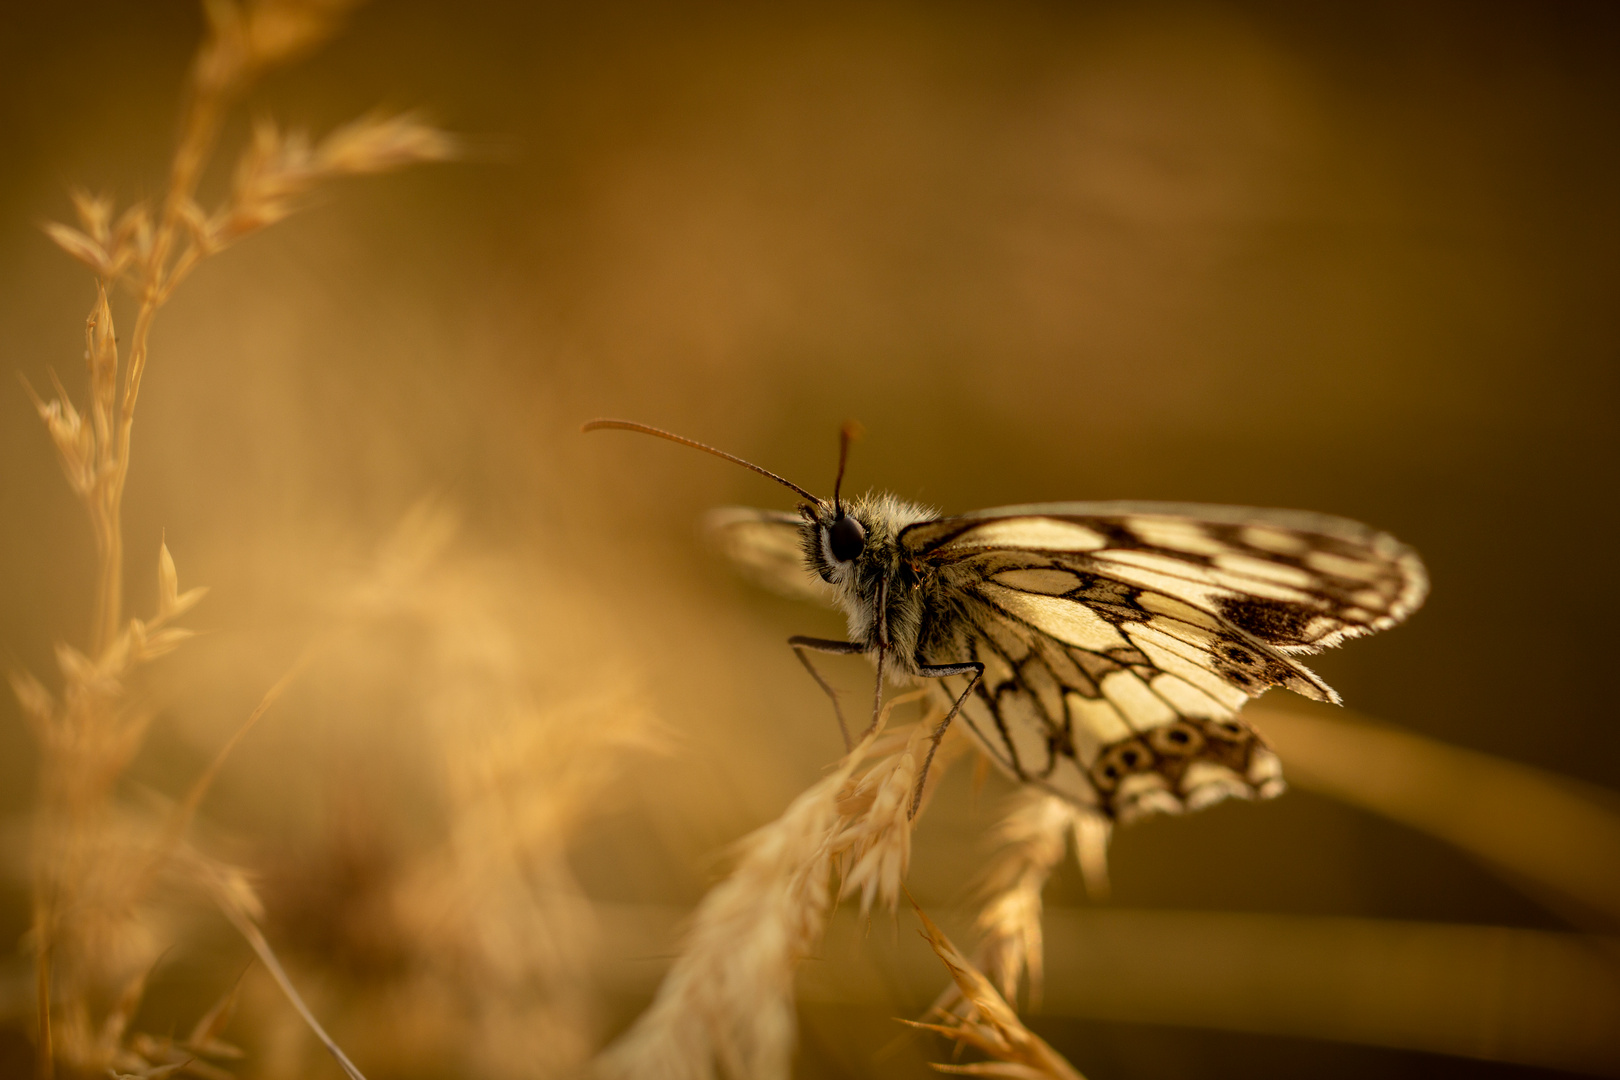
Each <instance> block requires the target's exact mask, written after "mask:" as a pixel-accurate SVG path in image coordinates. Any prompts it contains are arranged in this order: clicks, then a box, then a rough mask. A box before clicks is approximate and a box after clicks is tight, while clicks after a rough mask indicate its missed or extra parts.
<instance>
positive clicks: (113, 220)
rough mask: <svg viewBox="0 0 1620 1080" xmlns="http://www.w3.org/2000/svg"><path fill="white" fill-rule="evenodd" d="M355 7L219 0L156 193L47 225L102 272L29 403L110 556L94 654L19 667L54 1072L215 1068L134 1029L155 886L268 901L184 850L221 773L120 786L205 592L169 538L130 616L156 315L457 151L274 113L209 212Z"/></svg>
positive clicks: (232, 906)
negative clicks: (142, 405)
mask: <svg viewBox="0 0 1620 1080" xmlns="http://www.w3.org/2000/svg"><path fill="white" fill-rule="evenodd" d="M348 6H349V5H348V4H347V3H342V2H326V3H322V2H317V0H256V2H251V3H236V2H233V0H209V2H208V3H205V4H204V5H203V11H204V14H205V16H206V26H207V32H206V36H205V38H204V40H203V42H202V44H201V46H200V48H199V50H198V52H197V55H196V59H195V61H194V63H193V65H192V69H191V75H190V80H189V84H188V86H187V89H186V103H185V107H184V111H183V115H182V120H181V125H180V137H179V141H178V144H177V146H176V149H175V152H174V156H173V158H172V160H171V163H170V170H169V179H168V184H167V186H166V188H165V190H164V192H163V195H162V197H161V199H160V200H159V201H158V202H157V203H156V204H148V203H144V202H137V203H133V204H131V205H129V206H126V207H123V208H122V209H120V208H119V207H118V206H117V205H116V204H115V203H114V201H113V200H112V199H111V198H108V197H106V196H100V195H91V194H89V193H86V192H83V191H76V192H74V193H73V205H74V210H75V214H76V218H77V221H76V224H74V225H67V224H61V223H52V224H49V225H47V226H46V227H45V231H46V233H47V234H48V235H49V236H50V238H51V239H52V240H53V241H55V243H56V244H57V245H58V246H59V247H61V248H62V249H63V250H64V251H65V252H67V254H68V255H70V256H72V257H73V258H74V259H76V260H78V261H79V262H80V263H81V264H83V265H84V266H85V267H86V268H87V269H88V270H90V272H91V273H92V274H93V275H94V276H95V283H96V287H95V299H94V301H93V303H92V305H91V309H90V314H89V317H88V318H87V319H86V323H85V358H86V360H87V362H88V367H89V371H88V376H89V391H88V397H87V402H86V404H85V405H84V406H83V408H82V409H81V408H80V407H79V406H77V405H75V404H74V402H73V400H72V397H71V395H70V394H69V392H68V391H67V390H66V389H65V388H64V387H63V386H62V385H61V383H60V382H58V383H57V384H56V385H55V387H54V391H55V393H54V395H53V396H52V397H50V398H49V399H46V398H43V397H41V396H39V395H38V394H34V401H35V405H36V408H37V410H38V413H39V416H40V419H41V420H42V421H43V423H44V424H45V427H46V430H47V432H48V433H49V435H50V437H51V440H52V442H53V443H54V444H55V447H56V451H57V458H58V460H59V462H60V464H61V466H62V470H63V472H64V474H65V475H66V477H67V480H68V485H69V487H70V488H71V489H72V490H73V492H74V493H75V494H76V495H77V496H78V497H79V499H80V500H81V501H82V502H83V503H84V506H85V509H86V511H87V512H88V514H89V518H90V525H91V531H92V534H93V536H94V538H95V544H96V554H97V567H96V571H95V573H96V587H95V590H94V596H95V600H94V610H93V612H92V617H91V626H90V632H89V635H88V638H89V641H88V645H87V647H85V648H83V649H80V648H76V647H74V646H71V645H67V644H60V645H58V646H57V650H56V654H57V666H58V668H59V676H60V679H59V685H60V689H59V690H58V691H56V692H54V693H53V692H52V691H51V690H49V689H47V687H46V686H45V684H44V682H43V681H41V680H40V679H38V678H37V677H35V676H33V675H31V674H28V673H25V672H21V671H16V672H13V673H12V674H11V683H12V686H13V688H14V690H15V691H16V693H17V697H18V700H19V701H20V702H21V703H22V706H23V711H24V713H25V714H26V715H27V717H28V719H29V722H30V724H31V726H32V728H33V731H34V734H35V737H36V740H37V743H38V746H39V754H40V759H39V796H38V802H37V806H36V811H35V821H34V830H33V843H32V849H33V851H32V871H31V874H32V880H33V890H32V891H33V919H32V930H31V935H30V936H31V945H32V949H33V953H34V970H35V979H34V984H35V1002H36V1013H37V1020H36V1024H35V1034H36V1042H37V1047H36V1055H37V1061H38V1066H37V1071H38V1074H39V1075H40V1076H41V1077H50V1076H52V1075H53V1074H54V1073H55V1071H56V1068H57V1065H58V1063H61V1064H62V1065H64V1066H65V1067H67V1068H68V1069H70V1070H71V1071H74V1072H82V1073H97V1074H104V1073H106V1072H107V1071H108V1070H113V1071H116V1072H118V1073H120V1074H128V1075H138V1076H167V1075H172V1074H174V1073H176V1072H184V1073H190V1074H193V1075H199V1076H207V1075H211V1074H210V1070H211V1069H212V1068H213V1067H212V1066H209V1065H207V1064H206V1062H205V1061H204V1058H205V1057H206V1056H207V1053H208V1049H207V1048H209V1047H214V1046H215V1045H216V1044H218V1039H217V1035H218V1032H214V1031H211V1030H210V1031H205V1032H204V1033H203V1034H205V1035H207V1038H201V1037H200V1036H199V1040H200V1041H198V1046H197V1047H193V1048H191V1049H187V1048H186V1047H183V1046H181V1047H179V1048H178V1049H176V1047H177V1046H178V1045H179V1044H175V1043H172V1042H170V1041H165V1040H155V1041H154V1040H152V1039H150V1038H146V1037H135V1036H131V1035H130V1033H129V1025H130V1022H131V1020H132V1018H133V1016H134V1013H135V1010H136V1008H137V1007H138V1005H139V1002H140V1000H141V998H142V995H143V991H144V987H145V982H146V979H147V976H148V974H149V972H150V971H151V969H152V966H153V964H154V963H155V962H156V960H157V957H158V955H159V953H160V951H161V949H162V947H163V943H164V942H166V941H167V940H170V939H171V938H172V934H171V933H169V932H168V931H167V930H166V929H165V925H164V920H165V918H166V914H165V913H164V912H163V911H162V910H161V905H160V904H159V903H158V902H157V900H156V898H155V896H154V892H153V888H154V885H155V884H156V882H157V881H159V880H160V879H177V880H179V881H180V882H182V883H186V884H189V886H190V887H191V888H192V890H193V891H196V890H198V889H201V890H202V891H203V892H204V893H209V892H212V893H215V894H217V895H219V896H221V897H225V898H228V899H229V904H228V905H227V910H228V911H230V912H232V913H233V916H235V917H240V918H241V919H243V920H246V922H245V923H242V924H240V925H243V926H244V932H247V929H246V928H247V927H251V925H252V919H253V918H254V917H256V912H257V910H258V902H257V899H256V897H255V896H254V894H253V890H252V888H251V886H249V884H248V883H247V880H246V878H245V876H244V875H243V874H242V873H241V872H240V871H238V870H235V869H233V868H230V867H227V866H225V865H224V864H222V863H218V862H215V861H213V860H211V859H209V858H207V857H206V856H204V855H202V854H200V853H198V852H195V851H193V850H191V849H190V848H189V847H188V846H187V845H186V844H185V842H184V834H185V831H186V829H185V826H186V824H187V822H188V821H189V820H190V817H191V815H192V814H194V813H195V810H196V806H197V803H198V801H200V798H201V794H202V792H203V791H205V790H206V786H207V778H206V777H205V778H204V780H203V781H202V782H201V783H200V784H199V786H198V788H197V789H196V791H195V793H194V797H192V798H188V799H186V800H185V801H183V802H182V803H181V804H180V805H179V806H178V807H177V808H175V809H174V810H173V811H172V812H171V813H170V815H169V816H168V817H167V818H166V819H165V820H158V819H156V818H154V817H153V816H152V815H151V814H147V813H140V812H137V811H135V810H133V809H131V808H130V807H128V806H126V805H125V804H124V800H123V799H122V798H121V797H120V796H119V793H118V782H119V779H120V777H122V775H123V774H124V772H125V771H126V769H127V768H128V766H129V764H130V762H131V760H132V759H133V758H134V756H135V754H136V753H137V751H138V750H139V749H140V747H141V745H142V743H143V741H144V739H145V736H146V732H147V728H148V725H149V723H150V720H151V714H150V711H149V709H148V708H147V707H146V706H145V705H144V704H142V699H141V695H140V694H139V693H138V692H137V690H138V686H137V684H138V682H139V680H140V678H141V676H142V674H143V671H144V669H145V668H146V667H147V666H148V665H150V664H151V663H152V662H153V661H154V660H156V659H158V658H159V657H161V656H163V655H165V654H167V653H169V652H171V651H173V650H174V649H176V648H178V647H179V646H180V645H181V644H182V643H183V642H184V641H185V640H186V638H187V637H189V636H190V631H188V630H187V629H185V628H184V627H183V626H181V625H179V624H178V621H179V620H180V619H181V617H182V616H184V615H185V614H186V613H187V612H188V610H190V609H191V608H192V607H194V606H195V605H196V604H197V603H198V602H199V601H200V600H201V599H202V597H203V595H204V593H205V592H206V590H205V589H201V588H193V589H190V590H187V591H185V592H181V591H180V589H179V575H178V571H177V570H176V567H175V562H174V559H173V557H172V555H171V554H170V551H169V547H168V545H167V543H164V544H163V545H162V546H161V548H160V551H159V556H158V566H157V582H158V603H157V609H156V611H155V612H153V613H152V614H151V615H150V616H148V617H146V618H126V617H125V615H124V536H123V526H122V517H123V500H124V492H125V487H126V483H127V480H128V477H129V470H130V463H131V449H132V436H133V431H134V423H135V415H136V406H137V404H138V402H139V399H140V392H141V385H142V381H143V377H144V375H145V372H146V367H147V363H148V361H149V357H150V352H149V341H150V336H151V331H152V326H153V323H154V321H155V319H156V317H157V314H158V312H159V311H160V310H161V309H162V308H163V306H164V305H165V304H166V303H167V302H168V301H169V300H170V298H171V297H172V296H173V295H174V292H175V290H176V288H178V286H179V285H180V284H181V283H182V282H183V281H185V280H186V278H187V277H188V276H189V275H190V274H191V273H192V271H193V270H195V269H196V267H197V266H198V265H199V264H200V263H201V262H202V261H203V260H205V259H207V258H208V257H209V256H211V255H214V254H216V253H218V252H220V251H222V250H224V249H225V248H226V247H228V246H230V245H231V244H233V243H235V242H237V241H239V240H241V239H243V238H244V237H246V236H248V235H251V234H252V233H254V232H256V231H258V230H259V229H262V228H264V227H265V226H267V225H270V224H272V223H274V222H276V221H278V220H280V219H281V218H283V217H285V216H286V215H287V214H288V213H290V212H292V210H293V209H295V207H296V200H297V199H298V197H300V196H302V195H304V194H306V193H308V192H310V191H312V190H313V189H315V188H316V187H318V186H319V185H321V184H324V183H326V182H328V181H330V180H332V179H335V178H337V177H340V176H344V175H352V174H359V173H371V172H379V171H383V170H386V169H392V168H397V167H400V166H403V165H408V164H412V163H416V162H422V161H440V160H444V159H446V158H448V157H450V156H452V155H453V154H454V149H455V147H454V144H453V142H452V141H451V140H450V139H449V137H448V136H445V135H444V134H443V133H441V132H438V131H436V130H434V129H433V128H431V127H428V126H427V125H425V124H423V123H421V122H420V121H418V120H415V119H413V118H411V117H408V116H395V117H382V116H377V117H367V118H362V119H361V120H357V121H355V122H354V123H352V124H349V125H347V126H346V127H343V128H340V129H339V130H338V131H336V132H334V133H333V134H332V135H330V136H328V137H327V138H325V139H323V140H321V141H319V142H318V143H311V142H310V140H309V139H308V138H307V137H305V136H303V135H300V134H297V133H288V132H282V131H281V130H279V129H278V128H276V127H275V126H274V125H273V124H271V123H269V122H268V121H266V122H264V123H262V124H261V125H260V126H259V128H258V129H257V130H256V132H255V136H254V139H253V140H252V143H251V145H250V146H249V148H248V150H247V151H246V152H245V153H244V154H243V156H242V158H241V159H240V161H239V162H238V165H237V169H236V181H235V183H234V185H233V186H232V188H231V191H230V192H229V194H228V195H227V196H226V198H225V199H224V200H223V201H222V202H221V203H220V204H219V205H218V206H216V207H214V208H213V209H205V208H204V207H203V206H202V205H200V204H199V202H198V201H197V189H198V182H199V179H200V177H201V176H202V174H203V172H204V170H205V168H206V166H207V165H208V163H209V162H210V160H211V159H212V157H213V153H214V149H215V144H216V139H217V136H218V133H219V130H220V125H221V122H222V120H223V118H224V116H225V115H226V114H227V112H228V111H229V109H230V107H231V106H232V105H233V104H234V103H235V102H236V101H237V100H238V99H239V98H240V96H241V95H242V94H243V93H244V92H245V91H246V90H247V89H248V88H249V87H250V86H251V85H252V84H253V82H254V81H255V80H256V79H257V78H258V76H260V75H261V74H263V73H264V72H265V71H267V70H270V69H271V68H274V67H276V66H278V65H281V64H284V63H286V62H288V61H290V60H292V59H294V58H296V57H297V56H300V55H302V54H303V53H305V52H307V51H308V50H310V49H313V48H315V47H316V46H318V45H320V44H321V43H322V42H323V41H324V40H325V39H326V38H327V37H328V36H330V35H331V34H332V33H333V32H334V31H335V30H336V28H337V25H338V22H339V19H340V17H341V15H342V13H343V11H344V9H345V8H347V7H348ZM120 286H122V287H124V288H126V289H128V291H129V292H130V293H132V294H133V297H134V308H135V311H134V323H133V328H132V329H131V330H130V331H128V333H127V337H125V338H120V336H119V334H118V332H117V331H116V330H115V325H114V314H113V304H112V297H113V294H114V293H115V291H116V290H117V289H118V288H119V287H120ZM30 393H31V394H32V393H33V391H32V390H30ZM261 711H262V710H261ZM250 937H251V935H250ZM194 1041H197V1040H194ZM219 1045H223V1044H219ZM177 1054H178V1055H179V1056H178V1057H177V1056H176V1055H177ZM187 1055H189V1056H187ZM340 1060H341V1057H340ZM346 1067H348V1066H346ZM215 1074H217V1070H215Z"/></svg>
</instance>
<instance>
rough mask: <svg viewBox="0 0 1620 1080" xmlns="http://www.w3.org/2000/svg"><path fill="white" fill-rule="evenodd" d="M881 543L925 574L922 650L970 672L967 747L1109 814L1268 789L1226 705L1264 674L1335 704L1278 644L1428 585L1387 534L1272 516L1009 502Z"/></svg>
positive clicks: (1255, 742) (1276, 775)
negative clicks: (970, 737)
mask: <svg viewBox="0 0 1620 1080" xmlns="http://www.w3.org/2000/svg"><path fill="white" fill-rule="evenodd" d="M899 542H900V547H901V551H902V555H903V557H905V558H908V559H910V560H911V561H912V564H913V565H914V566H915V567H916V568H917V569H918V570H919V571H920V572H921V577H922V578H923V580H924V581H926V582H927V585H926V586H925V588H926V589H927V592H928V596H927V599H926V601H925V604H924V611H925V615H924V619H925V624H924V627H923V630H922V634H921V637H920V639H919V652H920V654H921V655H922V657H923V659H925V660H926V661H928V662H929V663H936V664H942V663H960V662H962V661H965V660H976V661H978V662H979V663H982V664H983V665H984V666H985V674H984V678H983V680H982V681H981V682H980V683H979V685H978V686H977V687H975V689H974V693H973V694H972V695H971V696H970V697H969V699H968V701H967V702H965V703H964V705H963V719H964V720H965V721H966V722H967V724H968V726H969V727H970V728H971V729H972V730H973V732H974V734H975V735H977V736H978V738H979V741H980V742H981V744H983V746H984V748H985V750H986V751H987V752H988V753H989V754H990V756H991V757H992V758H993V759H994V760H996V761H997V762H998V763H999V764H1000V765H1001V766H1002V767H1003V768H1004V769H1005V770H1006V771H1007V772H1009V773H1010V774H1012V775H1013V776H1015V777H1017V778H1018V779H1021V780H1024V781H1027V782H1032V783H1037V784H1040V785H1042V786H1045V787H1047V788H1049V789H1051V790H1053V791H1055V792H1057V793H1059V794H1062V795H1065V796H1066V797H1069V798H1071V799H1074V800H1076V801H1078V802H1081V803H1083V804H1086V805H1092V806H1096V807H1098V808H1099V809H1100V810H1102V811H1103V812H1104V813H1107V814H1109V815H1111V816H1117V817H1119V818H1122V819H1128V818H1132V817H1138V816H1141V815H1144V814H1148V813H1153V812H1179V811H1181V810H1183V809H1197V808H1199V807H1202V806H1206V805H1209V804H1210V803H1213V802H1217V801H1219V800H1221V799H1223V798H1226V797H1228V796H1238V797H1244V798H1253V797H1256V796H1259V797H1268V796H1270V795H1274V794H1277V793H1278V792H1280V791H1281V790H1282V787H1283V784H1282V778H1281V769H1280V766H1279V764H1278V762H1277V759H1276V756H1275V755H1273V754H1272V753H1271V752H1270V751H1269V750H1268V749H1267V748H1266V747H1265V744H1264V743H1263V742H1262V741H1261V740H1260V738H1259V737H1258V736H1257V735H1256V734H1255V733H1254V732H1253V731H1252V730H1251V729H1250V728H1249V727H1248V726H1247V725H1246V724H1244V723H1243V722H1242V721H1241V720H1238V719H1237V715H1236V714H1237V711H1238V709H1239V708H1240V707H1241V706H1242V704H1243V703H1244V702H1245V701H1246V700H1247V699H1248V698H1250V697H1254V696H1258V695H1259V694H1261V693H1263V692H1265V691H1266V690H1267V689H1269V688H1270V687H1272V686H1286V687H1288V688H1289V689H1291V690H1295V691H1297V692H1299V693H1301V694H1304V695H1305V696H1306V697H1310V698H1314V699H1316V700H1321V701H1337V700H1338V696H1337V695H1336V694H1335V693H1334V692H1333V690H1332V689H1331V688H1330V687H1328V686H1327V684H1326V683H1324V682H1322V680H1321V679H1319V678H1318V677H1317V676H1316V675H1315V674H1314V673H1312V672H1311V671H1310V670H1309V669H1308V668H1306V667H1304V666H1303V665H1302V664H1300V663H1299V661H1298V660H1297V659H1295V657H1296V656H1299V655H1303V654H1307V653H1312V652H1317V651H1320V650H1321V649H1324V648H1328V647H1330V646H1333V645H1336V644H1338V643H1339V642H1341V641H1344V640H1347V639H1349V638H1352V637H1358V636H1361V635H1364V634H1368V633H1372V632H1374V631H1376V630H1381V629H1385V628H1387V627H1390V626H1393V625H1395V624H1396V623H1398V622H1400V621H1401V620H1402V619H1404V618H1405V617H1406V616H1407V615H1409V614H1410V613H1411V612H1412V611H1414V610H1416V608H1417V607H1418V606H1419V605H1420V604H1421V603H1422V601H1423V597H1424V595H1425V593H1426V591H1427V577H1426V575H1425V573H1424V570H1423V565H1422V563H1421V561H1420V560H1419V559H1418V557H1417V555H1416V554H1415V553H1414V552H1413V551H1412V550H1411V549H1409V548H1407V547H1405V546H1404V545H1402V544H1400V543H1399V542H1398V541H1396V540H1395V539H1393V538H1392V537H1390V536H1388V535H1386V534H1384V533H1379V532H1377V531H1375V530H1373V529H1369V528H1367V527H1366V526H1364V525H1361V524H1358V523H1356V522H1352V521H1347V520H1344V519H1342V518H1334V517H1327V516H1324V515H1318V514H1306V513H1298V512H1290V511H1275V510H1257V509H1249V508H1243V507H1219V506H1191V505H1183V504H1168V503H1055V504H1042V505H1034V506H1016V507H1004V508H1000V509H995V510H985V511H980V512H978V513H975V514H967V515H962V516H959V517H952V518H941V519H937V520H934V521H928V522H921V523H918V524H916V525H912V526H910V527H908V528H906V529H905V530H903V531H902V532H901V534H900V537H899ZM945 683H946V687H945V688H946V689H947V691H951V690H954V691H955V692H956V693H960V692H961V690H962V689H963V688H964V687H965V685H966V680H965V678H963V677H955V678H953V679H948V680H945Z"/></svg>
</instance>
